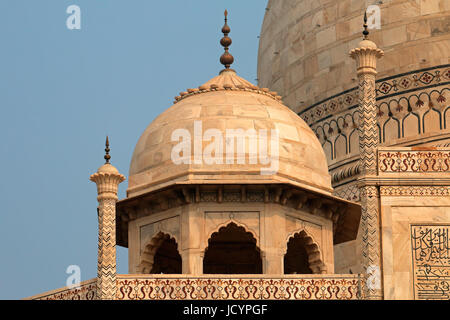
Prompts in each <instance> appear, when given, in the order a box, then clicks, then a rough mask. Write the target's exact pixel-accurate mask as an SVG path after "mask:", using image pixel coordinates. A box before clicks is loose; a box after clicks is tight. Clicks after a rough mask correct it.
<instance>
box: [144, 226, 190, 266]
mask: <svg viewBox="0 0 450 320" xmlns="http://www.w3.org/2000/svg"><path fill="white" fill-rule="evenodd" d="M137 272H138V273H145V274H148V273H165V274H181V255H180V253H179V251H178V244H177V241H176V239H175V237H173V236H171V235H170V234H168V233H164V232H162V231H160V232H158V233H157V234H156V235H155V236H153V238H152V239H151V240H150V241H149V242H148V243H147V244H146V246H145V247H144V250H143V251H142V253H141V257H140V263H139V266H138V267H137Z"/></svg>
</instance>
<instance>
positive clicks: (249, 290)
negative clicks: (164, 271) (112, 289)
mask: <svg viewBox="0 0 450 320" xmlns="http://www.w3.org/2000/svg"><path fill="white" fill-rule="evenodd" d="M362 281H363V278H362V277H360V276H358V275H353V274H349V275H334V274H330V275H283V276H275V275H273V276H271V275H259V276H258V275H238V276H237V275H202V276H188V275H118V276H117V296H116V299H117V300H356V299H361V298H362V297H361V292H362V291H363V290H362Z"/></svg>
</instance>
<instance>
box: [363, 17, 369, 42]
mask: <svg viewBox="0 0 450 320" xmlns="http://www.w3.org/2000/svg"><path fill="white" fill-rule="evenodd" d="M363 27H364V31H363V33H362V34H363V36H364V40H367V36H368V35H369V30H368V29H367V27H368V26H367V10H366V11H364V25H363Z"/></svg>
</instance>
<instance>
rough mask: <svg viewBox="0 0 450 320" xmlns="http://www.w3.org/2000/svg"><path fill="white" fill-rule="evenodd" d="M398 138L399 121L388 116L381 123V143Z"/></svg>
mask: <svg viewBox="0 0 450 320" xmlns="http://www.w3.org/2000/svg"><path fill="white" fill-rule="evenodd" d="M398 138H400V121H399V120H398V119H397V118H395V117H389V118H388V119H387V121H386V122H385V123H384V124H383V143H384V142H386V141H390V140H391V139H398Z"/></svg>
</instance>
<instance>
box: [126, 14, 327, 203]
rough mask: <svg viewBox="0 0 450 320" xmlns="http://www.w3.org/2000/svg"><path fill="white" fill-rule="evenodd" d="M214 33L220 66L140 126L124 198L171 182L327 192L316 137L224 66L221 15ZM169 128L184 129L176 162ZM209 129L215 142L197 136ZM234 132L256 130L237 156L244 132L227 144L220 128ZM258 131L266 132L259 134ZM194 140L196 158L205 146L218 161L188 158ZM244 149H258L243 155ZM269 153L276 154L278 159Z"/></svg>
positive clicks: (271, 96) (271, 95) (228, 60)
mask: <svg viewBox="0 0 450 320" xmlns="http://www.w3.org/2000/svg"><path fill="white" fill-rule="evenodd" d="M222 32H223V33H224V37H223V38H222V39H221V44H222V45H223V46H224V47H225V53H224V54H223V55H222V56H221V59H220V61H221V63H222V64H223V65H224V66H225V69H223V70H222V71H221V72H220V73H219V75H218V76H216V77H214V78H213V79H211V80H209V81H208V82H206V83H205V84H203V85H201V86H199V87H198V88H194V89H187V91H186V92H181V93H180V95H179V96H177V97H175V104H174V105H173V106H171V107H170V108H169V109H167V110H166V111H165V112H163V113H162V114H161V115H159V116H158V117H157V118H156V119H155V120H154V121H153V122H152V123H151V124H150V125H149V126H148V127H147V129H146V130H145V131H144V133H143V134H142V136H141V137H140V139H139V141H138V143H137V145H136V147H135V150H134V153H133V156H132V160H131V165H130V177H129V185H128V190H127V192H128V196H129V197H130V196H135V195H139V194H142V193H145V192H148V191H151V190H155V189H160V188H161V187H164V186H168V185H172V184H176V183H183V184H186V183H206V184H207V183H216V184H217V183H225V184H226V183H233V182H239V183H270V182H272V183H274V182H275V183H277V182H278V183H283V182H284V183H290V184H295V185H298V186H302V187H304V188H307V189H309V190H312V191H317V192H320V193H326V194H330V192H331V191H332V189H331V181H330V176H329V173H328V167H327V160H326V157H325V154H324V151H323V149H322V147H321V144H320V142H319V140H318V139H317V137H316V135H315V134H314V133H313V131H312V130H311V129H310V128H309V127H308V125H307V124H306V123H305V122H304V121H303V120H302V119H301V118H300V117H299V116H298V115H297V114H295V113H294V112H293V111H291V110H290V109H289V108H288V107H286V106H285V105H283V103H282V101H281V97H280V96H278V94H277V93H276V92H271V91H269V90H268V89H267V88H259V87H257V86H255V85H253V84H251V83H250V82H248V81H247V80H245V79H243V78H241V77H239V76H238V75H237V74H236V71H234V70H233V69H231V68H230V65H231V64H232V62H233V57H232V55H231V54H230V53H229V52H228V46H229V45H230V44H231V39H230V38H229V37H228V33H229V32H230V28H229V26H228V25H227V21H226V17H225V25H224V27H223V28H222ZM194 126H197V131H196V129H195V128H194ZM177 129H186V130H187V131H189V134H190V138H191V140H190V142H191V143H189V141H188V142H187V143H188V144H189V145H190V147H188V149H187V155H186V157H185V156H184V154H182V153H181V152H180V156H182V157H183V159H184V162H182V163H181V164H176V163H174V161H173V159H172V158H173V153H172V152H173V149H174V147H175V146H176V145H177V144H179V143H180V141H181V140H180V139H181V138H180V139H179V137H175V139H172V134H173V133H174V132H175V131H176V130H177ZM209 129H213V130H214V129H216V130H218V131H220V133H222V135H223V137H220V136H219V137H218V138H217V139H205V134H207V133H208V131H207V130H209ZM239 129H242V130H243V132H244V133H246V132H247V130H249V129H250V130H252V129H254V130H255V131H254V133H256V136H253V137H254V140H251V139H249V138H248V137H247V138H246V141H245V152H244V153H243V154H241V155H240V156H238V155H237V152H238V150H239V149H238V144H239V141H238V139H239V137H240V138H243V137H244V135H239V137H238V138H236V139H234V138H230V136H227V134H226V133H227V130H239ZM261 130H262V131H263V132H266V133H267V135H264V134H261ZM275 130H277V133H278V135H279V139H276V140H278V141H279V145H278V146H277V145H276V142H275V144H274V143H272V141H270V139H271V137H272V139H275V137H274V136H273V134H276V133H274V131H275ZM213 132H214V131H213ZM199 134H200V135H201V136H199ZM195 136H196V137H197V138H200V139H199V142H198V143H199V144H200V147H201V149H198V150H201V151H200V154H202V151H203V152H205V151H206V150H208V149H207V146H208V145H211V144H215V146H216V147H217V148H215V149H216V150H217V151H218V156H219V159H218V160H217V162H215V163H205V162H206V161H205V158H204V157H202V159H200V158H198V157H197V158H198V159H197V160H196V159H195V157H196V156H195V154H194V153H195V148H196V147H198V145H197V146H196V145H195V144H196V143H195V142H194V137H195ZM202 137H203V139H201V138H202ZM215 138H216V137H215ZM265 138H267V139H266V140H263V141H261V139H265ZM202 140H203V141H202ZM217 140H221V141H217ZM231 140H234V142H233V141H231ZM217 142H218V144H216V143H217ZM233 143H234V146H233V145H232V144H233ZM252 146H253V147H255V148H256V147H258V148H257V149H254V150H251V147H252ZM261 146H263V147H264V146H267V148H268V156H269V161H268V163H267V161H266V162H265V164H263V162H262V161H261V159H260V158H259V157H258V154H259V155H260V154H261V150H262V149H261ZM233 147H234V148H233ZM189 149H190V150H189ZM233 149H234V151H235V152H234V155H233V156H231V158H232V159H231V160H230V157H228V158H227V155H226V153H227V152H228V151H230V150H233ZM275 149H278V156H277V155H276V154H275V153H274V151H276V150H275ZM212 155H215V153H212ZM278 159H279V161H278ZM266 160H267V159H266ZM264 168H265V169H264ZM269 168H272V169H274V170H273V172H272V173H271V172H266V173H264V174H262V171H261V169H262V170H267V169H269Z"/></svg>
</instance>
